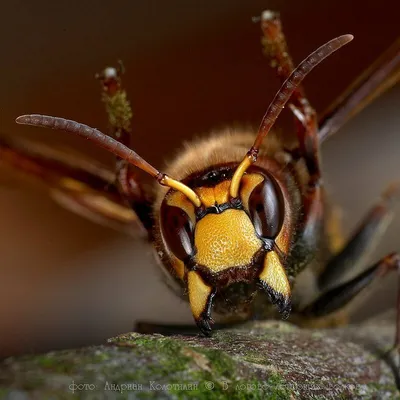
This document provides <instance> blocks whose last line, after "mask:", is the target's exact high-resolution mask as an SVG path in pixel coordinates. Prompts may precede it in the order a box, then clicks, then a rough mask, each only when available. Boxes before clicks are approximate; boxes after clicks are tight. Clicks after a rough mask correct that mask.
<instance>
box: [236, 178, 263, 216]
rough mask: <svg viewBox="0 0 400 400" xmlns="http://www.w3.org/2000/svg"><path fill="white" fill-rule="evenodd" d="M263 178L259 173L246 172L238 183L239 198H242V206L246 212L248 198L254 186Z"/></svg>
mask: <svg viewBox="0 0 400 400" xmlns="http://www.w3.org/2000/svg"><path fill="white" fill-rule="evenodd" d="M263 180H264V177H263V176H262V175H260V174H246V175H244V176H243V178H242V180H241V183H240V198H241V199H242V203H243V207H244V208H245V210H247V211H248V212H249V211H250V210H249V198H250V195H251V193H252V191H253V190H254V189H255V187H256V186H257V185H258V184H260V183H261V182H262V181H263Z"/></svg>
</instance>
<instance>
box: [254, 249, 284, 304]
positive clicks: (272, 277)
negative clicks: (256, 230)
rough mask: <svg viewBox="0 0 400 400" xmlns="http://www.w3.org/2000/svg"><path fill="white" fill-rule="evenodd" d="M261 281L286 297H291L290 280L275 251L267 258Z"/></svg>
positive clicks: (269, 253) (270, 252)
mask: <svg viewBox="0 0 400 400" xmlns="http://www.w3.org/2000/svg"><path fill="white" fill-rule="evenodd" d="M260 279H261V280H262V281H264V282H265V283H266V284H267V285H268V286H269V287H271V288H272V289H274V290H275V291H276V292H278V293H280V294H282V295H283V296H284V297H286V298H287V297H289V296H290V285H289V280H288V278H287V276H286V272H285V270H284V268H283V266H282V263H281V262H280V260H279V257H278V255H277V254H276V252H275V251H269V252H268V253H267V255H266V256H265V260H264V267H263V269H262V271H261V274H260Z"/></svg>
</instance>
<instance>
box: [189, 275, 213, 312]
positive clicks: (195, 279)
mask: <svg viewBox="0 0 400 400" xmlns="http://www.w3.org/2000/svg"><path fill="white" fill-rule="evenodd" d="M188 290H189V301H190V308H191V310H192V314H193V316H194V318H195V319H196V320H197V319H199V318H200V316H201V314H202V313H203V312H204V311H205V310H206V308H207V301H208V298H209V296H210V294H211V291H212V289H211V287H210V286H208V285H206V284H205V283H204V281H203V279H201V277H200V275H199V274H198V273H197V272H195V271H190V272H189V273H188Z"/></svg>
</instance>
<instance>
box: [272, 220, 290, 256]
mask: <svg viewBox="0 0 400 400" xmlns="http://www.w3.org/2000/svg"><path fill="white" fill-rule="evenodd" d="M291 233H292V224H291V223H289V222H286V223H285V221H284V223H283V225H282V229H281V231H280V232H279V234H278V236H277V237H276V239H275V243H276V244H277V246H278V247H279V249H280V250H281V251H283V252H284V253H287V252H288V250H289V244H290V236H291Z"/></svg>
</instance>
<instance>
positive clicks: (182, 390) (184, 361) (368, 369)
mask: <svg viewBox="0 0 400 400" xmlns="http://www.w3.org/2000/svg"><path fill="white" fill-rule="evenodd" d="M378 328H379V329H378ZM377 331H379V335H375V333H376V332H377ZM361 332H362V334H361ZM392 332H393V330H392V328H391V327H390V326H385V325H380V326H379V327H376V326H375V328H374V326H373V325H370V326H366V327H364V328H363V329H360V328H355V327H351V326H350V327H346V328H341V329H335V330H316V331H313V330H306V329H299V328H296V327H294V326H293V325H290V324H288V323H284V322H257V323H250V324H246V325H243V326H241V327H237V328H233V329H229V330H222V331H218V332H214V335H213V336H212V337H211V338H205V337H201V336H192V337H188V336H179V335H176V336H168V337H165V336H161V335H142V334H138V333H129V334H125V335H121V336H118V337H116V338H113V339H110V340H109V341H108V343H107V344H105V345H102V346H92V347H86V348H81V349H75V350H64V351H57V352H50V353H47V354H43V355H30V356H24V357H18V358H9V359H7V360H4V361H3V362H2V363H1V364H0V398H1V399H13V400H23V399H40V400H41V399H76V398H82V399H119V398H121V399H136V398H137V399H221V398H227V399H300V398H301V399H302V398H304V399H348V398H352V399H353V398H354V399H374V398H376V399H385V398H387V399H394V398H400V396H399V395H398V392H397V389H396V386H395V379H394V374H393V368H392V367H391V365H390V361H391V358H387V359H386V360H384V359H382V353H383V352H384V350H385V349H387V348H388V347H390V346H388V345H389V344H390V343H392V340H393V336H392ZM373 336H376V337H373ZM389 338H390V339H389Z"/></svg>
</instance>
